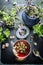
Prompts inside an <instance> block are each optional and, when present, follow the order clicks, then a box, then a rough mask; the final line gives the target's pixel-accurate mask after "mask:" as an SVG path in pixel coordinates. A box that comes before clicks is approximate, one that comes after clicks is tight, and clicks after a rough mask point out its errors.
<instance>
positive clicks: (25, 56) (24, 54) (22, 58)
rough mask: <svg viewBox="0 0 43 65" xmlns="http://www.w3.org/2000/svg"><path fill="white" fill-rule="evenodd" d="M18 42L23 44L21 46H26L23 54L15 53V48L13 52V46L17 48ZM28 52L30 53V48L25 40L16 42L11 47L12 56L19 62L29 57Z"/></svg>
mask: <svg viewBox="0 0 43 65" xmlns="http://www.w3.org/2000/svg"><path fill="white" fill-rule="evenodd" d="M20 42H23V44H25V45H26V46H27V49H25V52H22V53H21V52H20V51H19V52H17V48H16V50H15V45H16V46H17V44H18V43H19V44H20ZM17 47H18V46H17ZM30 51H31V47H30V44H29V43H28V42H27V41H26V40H18V41H17V42H16V43H15V44H14V45H13V54H14V55H15V56H16V58H17V59H18V60H19V61H21V60H24V59H26V58H27V57H28V56H29V55H30Z"/></svg>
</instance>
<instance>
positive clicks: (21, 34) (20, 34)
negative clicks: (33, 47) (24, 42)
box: [16, 26, 29, 39]
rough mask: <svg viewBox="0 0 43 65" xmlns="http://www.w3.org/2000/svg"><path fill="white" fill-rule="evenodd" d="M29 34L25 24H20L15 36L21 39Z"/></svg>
mask: <svg viewBox="0 0 43 65" xmlns="http://www.w3.org/2000/svg"><path fill="white" fill-rule="evenodd" d="M28 35H29V29H28V28H27V27H26V26H22V27H20V28H18V30H17V32H16V36H17V38H20V39H23V38H26V37H27V36H28Z"/></svg>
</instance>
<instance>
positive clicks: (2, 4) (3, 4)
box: [0, 0, 43, 65]
mask: <svg viewBox="0 0 43 65" xmlns="http://www.w3.org/2000/svg"><path fill="white" fill-rule="evenodd" d="M14 1H16V2H17V3H19V4H23V3H25V0H9V2H6V1H5V0H0V9H2V8H3V7H8V8H10V7H12V3H13V2H14ZM41 1H43V0H32V3H37V2H38V3H40V4H41V6H42V7H43V3H41ZM0 65H7V64H3V63H1V43H0ZM8 65H10V64H8ZM11 65H13V64H11ZM15 65H16V64H15ZM27 65H28V64H27ZM29 65H30V64H29ZM32 65H33V64H32ZM40 65H42V64H40Z"/></svg>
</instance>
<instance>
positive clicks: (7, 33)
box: [4, 29, 10, 37]
mask: <svg viewBox="0 0 43 65" xmlns="http://www.w3.org/2000/svg"><path fill="white" fill-rule="evenodd" d="M4 34H5V35H6V37H9V36H10V31H9V29H6V30H5V31H4Z"/></svg>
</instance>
